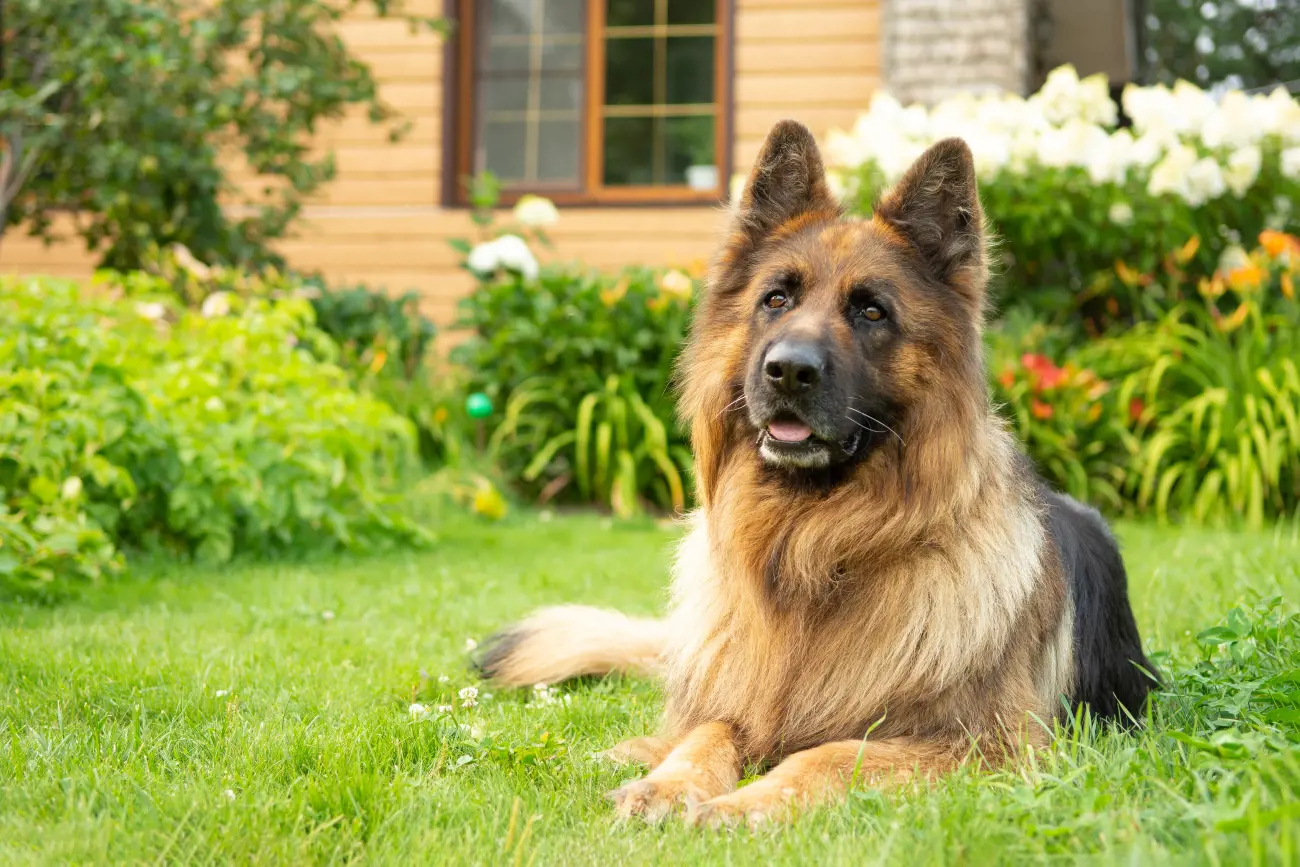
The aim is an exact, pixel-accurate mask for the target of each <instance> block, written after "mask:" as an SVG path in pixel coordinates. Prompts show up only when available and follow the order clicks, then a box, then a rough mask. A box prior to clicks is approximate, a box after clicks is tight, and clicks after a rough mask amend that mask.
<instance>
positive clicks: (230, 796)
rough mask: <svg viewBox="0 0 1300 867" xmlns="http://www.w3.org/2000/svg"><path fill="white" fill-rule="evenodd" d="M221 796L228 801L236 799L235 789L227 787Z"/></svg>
mask: <svg viewBox="0 0 1300 867" xmlns="http://www.w3.org/2000/svg"><path fill="white" fill-rule="evenodd" d="M221 797H223V798H225V799H226V800H227V801H233V800H235V790H234V789H226V790H225V791H224V792H222V793H221Z"/></svg>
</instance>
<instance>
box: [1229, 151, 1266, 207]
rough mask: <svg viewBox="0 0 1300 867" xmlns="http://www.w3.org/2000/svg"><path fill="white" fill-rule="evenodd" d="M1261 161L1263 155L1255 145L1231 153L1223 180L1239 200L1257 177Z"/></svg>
mask: <svg viewBox="0 0 1300 867" xmlns="http://www.w3.org/2000/svg"><path fill="white" fill-rule="evenodd" d="M1262 161H1263V154H1261V153H1260V150H1259V147H1258V146H1256V145H1246V146H1245V147H1243V148H1239V149H1238V150H1235V151H1233V152H1232V156H1230V157H1228V166H1227V168H1226V169H1225V170H1224V172H1223V180H1224V182H1225V183H1227V185H1228V189H1230V190H1232V194H1233V195H1234V196H1236V197H1237V198H1239V199H1240V198H1241V197H1242V196H1244V195H1246V191H1247V190H1249V189H1250V188H1251V185H1252V184H1254V183H1255V179H1256V178H1257V177H1259V167H1260V163H1261V162H1262Z"/></svg>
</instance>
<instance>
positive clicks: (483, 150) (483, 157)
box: [472, 0, 587, 188]
mask: <svg viewBox="0 0 1300 867" xmlns="http://www.w3.org/2000/svg"><path fill="white" fill-rule="evenodd" d="M483 6H484V7H486V14H485V15H484V16H483V19H482V24H481V26H480V30H479V32H478V33H477V34H476V39H477V43H478V46H479V48H478V60H477V65H478V69H479V76H478V80H477V82H476V96H475V106H476V119H475V120H476V122H475V145H474V160H473V165H472V170H473V171H475V172H482V171H490V172H492V173H493V174H495V175H496V176H497V177H498V178H499V179H500V180H501V181H502V183H503V184H504V185H505V186H507V187H514V188H520V187H524V188H526V187H530V186H536V185H539V184H540V185H556V184H569V185H577V184H578V181H579V166H580V164H581V144H582V141H583V137H582V130H583V119H582V115H581V107H582V104H583V99H584V96H583V93H584V90H583V88H584V81H583V75H582V70H583V63H584V59H585V53H586V49H585V44H586V15H587V5H586V2H585V0H485V2H483Z"/></svg>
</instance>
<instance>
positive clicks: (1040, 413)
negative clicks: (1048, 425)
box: [1029, 400, 1055, 420]
mask: <svg viewBox="0 0 1300 867" xmlns="http://www.w3.org/2000/svg"><path fill="white" fill-rule="evenodd" d="M1029 411H1030V412H1031V413H1033V416H1034V418H1036V419H1039V420H1045V419H1049V418H1051V417H1052V413H1053V412H1054V411H1055V410H1053V409H1052V406H1051V404H1047V403H1043V402H1042V401H1041V400H1035V401H1031V402H1030V404H1029Z"/></svg>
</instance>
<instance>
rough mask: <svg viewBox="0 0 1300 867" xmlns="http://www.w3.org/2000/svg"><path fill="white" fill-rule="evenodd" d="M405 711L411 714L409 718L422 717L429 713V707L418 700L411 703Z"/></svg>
mask: <svg viewBox="0 0 1300 867" xmlns="http://www.w3.org/2000/svg"><path fill="white" fill-rule="evenodd" d="M406 712H407V713H409V714H410V715H411V719H424V718H425V717H427V716H428V715H429V709H428V708H427V707H425V706H424V705H422V704H420V703H419V702H416V703H414V704H412V705H411V706H410V707H409V708H407V709H406Z"/></svg>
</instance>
